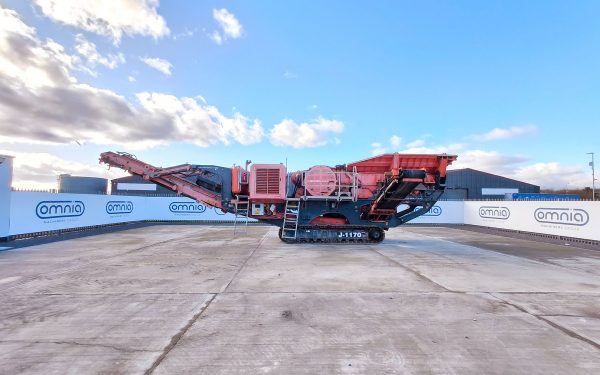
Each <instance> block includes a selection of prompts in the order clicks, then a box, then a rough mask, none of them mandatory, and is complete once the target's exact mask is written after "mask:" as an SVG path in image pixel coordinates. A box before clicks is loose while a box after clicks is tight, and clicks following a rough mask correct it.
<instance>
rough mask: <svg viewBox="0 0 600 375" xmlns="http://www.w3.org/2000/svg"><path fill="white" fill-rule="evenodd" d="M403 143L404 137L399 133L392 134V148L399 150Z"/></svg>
mask: <svg viewBox="0 0 600 375" xmlns="http://www.w3.org/2000/svg"><path fill="white" fill-rule="evenodd" d="M401 143H402V138H400V137H398V136H397V135H392V136H391V138H390V145H391V146H392V148H393V149H394V150H397V149H398V148H399V147H400V144H401Z"/></svg>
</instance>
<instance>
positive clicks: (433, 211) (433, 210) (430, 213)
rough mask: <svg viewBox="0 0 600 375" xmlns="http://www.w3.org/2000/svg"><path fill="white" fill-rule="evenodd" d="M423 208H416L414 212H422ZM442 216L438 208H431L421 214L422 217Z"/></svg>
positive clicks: (440, 209)
mask: <svg viewBox="0 0 600 375" xmlns="http://www.w3.org/2000/svg"><path fill="white" fill-rule="evenodd" d="M422 209H423V207H417V208H416V209H415V211H419V210H422ZM441 214H442V208H441V207H440V206H433V207H431V209H430V210H429V211H427V212H426V213H424V214H423V216H440V215H441Z"/></svg>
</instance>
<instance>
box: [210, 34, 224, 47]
mask: <svg viewBox="0 0 600 375" xmlns="http://www.w3.org/2000/svg"><path fill="white" fill-rule="evenodd" d="M209 36H210V38H211V39H212V40H213V41H214V42H215V43H217V44H219V45H221V44H222V43H223V37H222V36H221V33H219V32H218V31H213V32H212V34H210V35H209Z"/></svg>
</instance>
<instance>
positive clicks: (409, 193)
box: [100, 152, 457, 243]
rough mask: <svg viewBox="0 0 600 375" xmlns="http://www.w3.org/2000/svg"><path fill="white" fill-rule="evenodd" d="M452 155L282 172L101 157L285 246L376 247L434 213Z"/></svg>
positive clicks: (393, 157)
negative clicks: (268, 233) (273, 233)
mask: <svg viewBox="0 0 600 375" xmlns="http://www.w3.org/2000/svg"><path fill="white" fill-rule="evenodd" d="M456 158H457V157H456V156H455V155H446V154H439V155H409V154H399V153H394V154H385V155H380V156H375V157H372V158H369V159H365V160H361V161H358V162H355V163H350V164H345V165H338V166H335V167H327V166H322V165H319V166H314V167H312V168H310V169H308V170H305V171H299V172H291V173H288V172H287V171H286V167H285V166H284V165H283V164H252V165H250V168H248V165H249V164H250V162H247V163H246V166H245V168H244V167H241V166H233V167H232V168H225V167H219V166H214V165H192V164H183V165H178V166H174V167H168V168H161V167H155V166H152V165H150V164H147V163H144V162H142V161H140V160H138V159H136V158H135V157H134V156H133V155H130V154H127V153H117V152H105V153H102V154H101V156H100V162H102V163H106V164H108V165H109V166H114V167H119V168H121V169H124V170H126V171H128V172H129V173H131V174H134V175H139V176H142V177H143V178H144V179H145V180H147V181H151V182H154V183H156V184H158V185H161V186H164V187H166V188H169V189H171V190H173V191H175V192H177V193H178V194H180V195H183V196H186V197H189V198H192V199H195V200H196V201H198V202H200V203H204V204H206V205H209V206H212V207H216V208H218V209H221V210H222V211H223V212H229V213H234V214H235V216H236V220H237V217H238V216H241V217H246V220H247V218H254V219H257V220H259V221H261V222H264V223H268V224H271V225H276V226H278V227H279V228H280V229H279V238H280V239H281V240H282V241H284V242H287V243H295V242H329V243H377V242H381V241H383V239H384V237H385V232H384V231H385V230H388V229H389V228H393V227H396V226H398V225H401V224H404V223H406V222H408V221H410V220H412V219H414V218H416V217H418V216H421V215H423V214H425V213H427V211H429V210H430V209H431V207H432V206H433V205H434V204H435V202H436V201H437V200H438V199H439V198H440V196H441V195H442V193H443V192H444V188H445V183H446V167H447V166H448V165H450V164H451V163H452V162H453V161H454V160H456Z"/></svg>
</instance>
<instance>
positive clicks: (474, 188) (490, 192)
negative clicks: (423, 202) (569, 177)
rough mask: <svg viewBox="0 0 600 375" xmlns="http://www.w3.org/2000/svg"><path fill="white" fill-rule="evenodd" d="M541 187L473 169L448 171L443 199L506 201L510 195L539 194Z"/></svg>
mask: <svg viewBox="0 0 600 375" xmlns="http://www.w3.org/2000/svg"><path fill="white" fill-rule="evenodd" d="M539 192H540V187H539V186H537V185H533V184H529V183H527V182H523V181H518V180H513V179H511V178H507V177H502V176H498V175H495V174H492V173H487V172H483V171H478V170H475V169H471V168H463V169H454V170H449V171H448V176H447V180H446V191H445V192H444V197H443V199H447V200H465V199H504V196H505V194H510V193H539Z"/></svg>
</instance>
